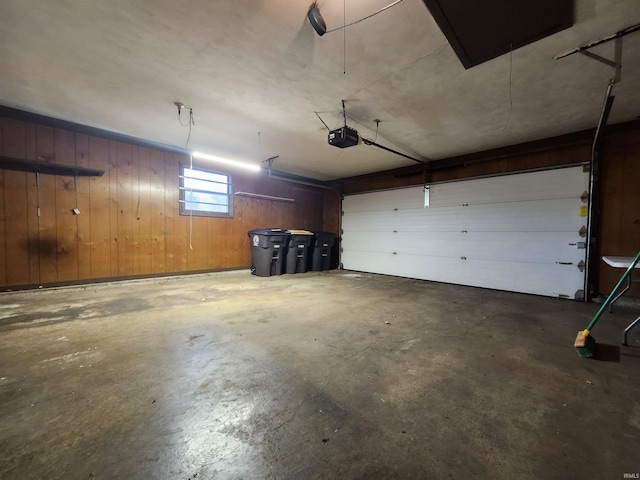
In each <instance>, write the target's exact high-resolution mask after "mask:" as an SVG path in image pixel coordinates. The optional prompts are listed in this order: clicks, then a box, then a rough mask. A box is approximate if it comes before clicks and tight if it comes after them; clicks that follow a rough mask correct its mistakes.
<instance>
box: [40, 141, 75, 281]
mask: <svg viewBox="0 0 640 480" xmlns="http://www.w3.org/2000/svg"><path fill="white" fill-rule="evenodd" d="M54 145H55V159H56V162H55V163H56V164H62V165H71V166H75V165H74V164H75V157H76V152H75V134H74V133H73V132H69V131H68V130H62V129H55V130H54ZM42 176H43V177H44V175H42ZM54 179H55V188H56V197H55V205H56V209H55V224H56V255H57V259H58V261H57V265H58V278H57V281H68V280H74V279H77V278H78V223H77V220H76V215H75V214H74V213H73V209H74V208H76V200H77V190H76V188H75V179H74V177H70V176H66V175H55V176H54Z"/></svg>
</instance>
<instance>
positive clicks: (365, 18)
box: [325, 0, 403, 33]
mask: <svg viewBox="0 0 640 480" xmlns="http://www.w3.org/2000/svg"><path fill="white" fill-rule="evenodd" d="M402 1H403V0H396V1H395V2H393V3H391V4H390V5H387V6H386V7H382V8H381V9H380V10H378V11H377V12H374V13H372V14H371V15H367V16H366V17H364V18H361V19H360V20H356V21H355V22H351V23H349V24H346V25H343V26H341V27H337V28H334V29H332V30H327V31H326V32H325V33H331V32H337V31H338V30H342V29H345V28H347V27H350V26H351V25H355V24H356V23H360V22H363V21H365V20H367V19H368V18H371V17H373V16H375V15H378V14H379V13H382V12H384V11H385V10H387V9H389V8H391V7H393V6H395V5H397V4H399V3H400V2H402Z"/></svg>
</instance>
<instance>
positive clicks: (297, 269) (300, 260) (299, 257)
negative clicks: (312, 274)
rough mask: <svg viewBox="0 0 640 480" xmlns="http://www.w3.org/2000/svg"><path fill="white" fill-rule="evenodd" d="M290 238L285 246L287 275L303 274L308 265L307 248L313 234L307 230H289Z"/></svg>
mask: <svg viewBox="0 0 640 480" xmlns="http://www.w3.org/2000/svg"><path fill="white" fill-rule="evenodd" d="M289 233H290V234H291V236H290V237H289V242H288V246H287V265H286V268H285V271H286V272H287V273H304V272H306V271H307V265H308V264H309V247H310V246H311V241H312V240H313V233H312V232H309V231H307V230H289Z"/></svg>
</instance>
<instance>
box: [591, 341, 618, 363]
mask: <svg viewBox="0 0 640 480" xmlns="http://www.w3.org/2000/svg"><path fill="white" fill-rule="evenodd" d="M594 358H595V359H596V360H600V361H602V362H616V363H620V347H619V346H618V345H607V344H606V343H598V344H597V346H596V351H595V355H594Z"/></svg>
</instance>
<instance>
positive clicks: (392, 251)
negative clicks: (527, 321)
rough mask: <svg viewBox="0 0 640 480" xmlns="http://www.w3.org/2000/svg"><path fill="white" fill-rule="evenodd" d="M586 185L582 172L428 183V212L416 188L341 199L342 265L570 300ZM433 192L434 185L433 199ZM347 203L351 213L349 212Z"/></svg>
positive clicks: (576, 279) (577, 275) (579, 256)
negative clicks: (430, 185) (440, 183)
mask: <svg viewBox="0 0 640 480" xmlns="http://www.w3.org/2000/svg"><path fill="white" fill-rule="evenodd" d="M587 185H588V174H586V173H584V172H583V171H582V167H573V168H565V169H560V170H554V171H547V172H535V173H527V174H517V175H512V176H508V177H497V178H490V179H477V180H470V181H461V182H457V183H448V184H443V185H434V186H432V187H431V202H430V206H429V207H427V208H425V207H423V203H422V202H423V197H424V189H423V187H422V186H419V187H411V188H408V189H400V190H394V191H390V192H375V193H370V194H363V195H356V196H353V197H345V199H344V202H343V210H344V212H345V213H344V216H343V238H342V248H343V253H342V263H343V266H344V268H347V269H354V270H361V271H369V272H372V273H386V274H390V275H399V276H405V277H411V278H420V279H425V280H434V281H442V282H447V283H458V284H463V285H472V286H481V287H486V288H494V289H501V290H510V291H519V292H525V293H535V294H541V295H551V296H558V295H560V296H569V297H573V296H574V295H575V292H576V291H577V290H579V289H581V288H582V285H583V281H584V273H583V272H582V271H580V269H579V268H578V265H579V264H580V262H581V261H583V260H584V256H585V249H584V241H585V239H584V238H583V237H581V236H580V229H581V228H582V227H585V226H586V218H585V217H584V214H585V209H586V204H585V203H584V200H583V199H581V196H582V193H583V192H584V190H585V189H586V188H587ZM436 187H438V188H439V187H443V188H440V191H439V194H438V195H435V193H436V192H438V188H436ZM447 195H449V196H448V197H447ZM536 196H537V198H536ZM544 196H547V198H544ZM356 199H357V202H356V204H357V206H358V208H359V209H360V211H354V209H353V208H352V205H353V204H354V203H353V202H354V201H356ZM385 202H392V203H385ZM473 202H476V203H475V204H474V203H473ZM567 292H569V293H567Z"/></svg>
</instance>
